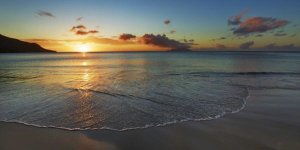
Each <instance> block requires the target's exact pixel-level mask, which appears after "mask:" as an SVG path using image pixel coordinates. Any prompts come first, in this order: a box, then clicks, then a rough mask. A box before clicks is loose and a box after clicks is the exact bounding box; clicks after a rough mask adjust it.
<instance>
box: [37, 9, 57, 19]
mask: <svg viewBox="0 0 300 150" xmlns="http://www.w3.org/2000/svg"><path fill="white" fill-rule="evenodd" d="M36 14H38V15H39V16H41V17H52V18H54V17H55V16H54V15H53V14H52V13H50V12H47V11H42V10H40V11H38V12H36Z"/></svg>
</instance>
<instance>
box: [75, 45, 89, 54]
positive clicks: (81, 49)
mask: <svg viewBox="0 0 300 150" xmlns="http://www.w3.org/2000/svg"><path fill="white" fill-rule="evenodd" d="M77 50H78V51H79V52H82V53H86V52H89V51H91V47H90V45H88V44H80V45H78V46H77Z"/></svg>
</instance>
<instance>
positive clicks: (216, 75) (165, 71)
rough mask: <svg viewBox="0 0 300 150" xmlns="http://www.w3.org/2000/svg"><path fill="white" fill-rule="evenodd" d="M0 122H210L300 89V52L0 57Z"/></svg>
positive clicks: (119, 126) (115, 125)
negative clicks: (254, 96) (261, 98)
mask: <svg viewBox="0 0 300 150" xmlns="http://www.w3.org/2000/svg"><path fill="white" fill-rule="evenodd" d="M0 83H1V84H0V121H8V122H22V123H26V124H32V125H37V126H44V127H58V128H66V129H72V130H74V129H100V128H101V129H102V128H109V129H116V130H125V129H132V128H142V127H149V126H160V125H165V124H169V123H175V122H182V121H187V120H209V119H215V118H219V117H221V116H223V115H225V114H227V113H235V112H239V111H240V110H242V109H243V108H244V107H245V105H246V99H247V97H248V96H249V90H251V89H260V90H263V89H266V88H283V89H291V90H299V89H300V53H257V52H244V53H239V52H233V53H232V52H222V53H221V52H207V53H195V52H194V53H192V52H191V53H167V52H160V53H87V54H80V53H58V54H1V55H0Z"/></svg>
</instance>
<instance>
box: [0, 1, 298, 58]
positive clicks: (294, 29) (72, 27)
mask: <svg viewBox="0 0 300 150" xmlns="http://www.w3.org/2000/svg"><path fill="white" fill-rule="evenodd" d="M0 19H1V22H0V26H1V28H0V34H2V35H5V36H9V37H12V38H17V39H20V40H24V41H28V42H35V43H38V44H40V45H41V46H42V47H44V48H47V49H51V50H56V51H59V52H78V51H81V52H84V51H156V50H183V49H188V50H195V51H201V50H279V49H286V50H298V49H299V47H300V1H299V0H251V1H241V0H151V1H149V0H85V1H83V0H82V1H76V0H72V1H71V0H52V1H49V0H26V1H24V0H1V1H0Z"/></svg>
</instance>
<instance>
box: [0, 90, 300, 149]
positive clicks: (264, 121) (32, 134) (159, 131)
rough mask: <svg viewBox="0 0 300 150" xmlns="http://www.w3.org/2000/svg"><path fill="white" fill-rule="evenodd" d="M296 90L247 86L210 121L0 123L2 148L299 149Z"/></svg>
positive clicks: (298, 114)
mask: <svg viewBox="0 0 300 150" xmlns="http://www.w3.org/2000/svg"><path fill="white" fill-rule="evenodd" d="M299 97H300V93H299V91H298V90H285V89H263V90H261V89H260V90H250V97H249V98H248V100H247V106H246V108H245V109H244V110H242V111H241V112H239V113H235V114H229V115H226V116H224V117H222V118H219V119H216V120H210V121H198V122H194V121H193V122H184V123H178V124H171V125H167V126H164V127H151V128H147V129H137V130H128V131H122V132H120V131H110V130H90V131H88V130H87V131H67V130H61V129H51V128H37V127H32V126H26V125H22V124H17V123H3V122H2V123H1V124H0V133H1V134H0V149H1V150H14V149H22V150H39V149H73V150H74V149H85V150H90V149H91V150H92V149H109V150H141V149H143V150H148V149H149V150H158V149H173V150H175V149H178V150H179V149H185V150H196V149H209V150H212V149H223V150H224V149H228V150H231V149H243V150H247V149H249V150H250V149H251V150H253V149H262V150H266V149H278V150H285V149H286V150H297V149H300V142H299V141H300V120H299V118H300V105H299Z"/></svg>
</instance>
